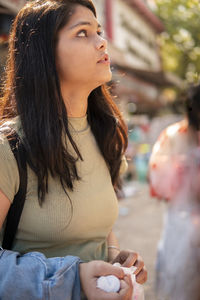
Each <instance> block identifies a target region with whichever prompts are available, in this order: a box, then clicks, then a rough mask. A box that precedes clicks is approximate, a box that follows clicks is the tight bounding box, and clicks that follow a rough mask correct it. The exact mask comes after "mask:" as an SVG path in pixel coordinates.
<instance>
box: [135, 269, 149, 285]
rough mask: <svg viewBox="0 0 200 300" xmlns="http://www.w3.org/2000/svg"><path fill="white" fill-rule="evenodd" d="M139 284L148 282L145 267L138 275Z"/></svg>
mask: <svg viewBox="0 0 200 300" xmlns="http://www.w3.org/2000/svg"><path fill="white" fill-rule="evenodd" d="M136 281H137V283H140V284H143V283H145V282H146V281H147V270H146V268H145V267H143V268H142V270H141V271H140V272H139V273H138V274H137V275H136Z"/></svg>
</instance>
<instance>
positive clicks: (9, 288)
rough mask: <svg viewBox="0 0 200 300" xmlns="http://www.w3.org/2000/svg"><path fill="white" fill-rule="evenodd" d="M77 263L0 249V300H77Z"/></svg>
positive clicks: (65, 259) (73, 259)
mask: <svg viewBox="0 0 200 300" xmlns="http://www.w3.org/2000/svg"><path fill="white" fill-rule="evenodd" d="M79 263H80V259H79V258H78V257H76V256H66V257H54V258H46V257H45V256H44V255H43V254H42V253H39V252H30V253H27V254H24V255H20V254H19V253H18V252H13V251H8V250H3V249H1V248H0V300H79V299H81V296H80V278H79Z"/></svg>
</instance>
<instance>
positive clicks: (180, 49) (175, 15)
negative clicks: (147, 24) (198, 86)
mask: <svg viewBox="0 0 200 300" xmlns="http://www.w3.org/2000/svg"><path fill="white" fill-rule="evenodd" d="M155 2H156V4H157V11H156V13H157V15H158V16H159V17H160V19H161V20H162V22H163V23H164V26H165V29H166V32H164V33H163V34H161V37H160V44H161V53H162V57H163V66H164V69H165V70H167V71H171V72H174V73H176V74H177V75H178V76H180V77H181V78H183V79H186V80H187V81H188V82H194V81H196V80H198V79H200V2H199V0H155Z"/></svg>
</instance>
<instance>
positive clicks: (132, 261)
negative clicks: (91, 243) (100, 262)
mask: <svg viewBox="0 0 200 300" xmlns="http://www.w3.org/2000/svg"><path fill="white" fill-rule="evenodd" d="M117 262H118V263H120V264H121V265H122V267H126V268H130V267H132V266H134V267H137V270H136V271H135V273H134V274H135V275H136V281H137V282H138V283H140V284H143V283H145V282H146V281H147V270H146V268H145V266H144V261H143V259H142V257H141V256H140V255H138V254H137V253H135V252H133V251H131V250H122V251H120V252H119V254H118V255H117V256H116V257H115V259H113V261H112V262H111V263H112V264H114V263H117Z"/></svg>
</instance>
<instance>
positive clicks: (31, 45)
mask: <svg viewBox="0 0 200 300" xmlns="http://www.w3.org/2000/svg"><path fill="white" fill-rule="evenodd" d="M77 4H80V5H83V6H85V7H87V8H89V9H90V10H91V11H92V12H93V13H94V15H95V17H96V11H95V8H94V6H93V4H92V2H91V1H90V0H48V1H45V0H37V1H33V2H29V3H27V4H26V5H25V7H24V8H22V9H21V11H20V12H19V13H18V15H17V16H16V18H15V20H14V22H13V26H12V30H11V34H10V41H9V54H8V61H7V68H6V80H5V84H4V89H3V93H4V94H3V98H2V102H1V111H2V118H3V119H5V118H6V119H7V118H13V117H15V116H17V115H19V116H20V120H21V125H22V129H23V132H24V139H23V144H24V146H25V149H26V152H27V162H28V164H29V166H30V167H31V169H32V170H33V171H34V172H35V174H36V175H37V178H38V199H39V203H40V204H42V202H43V201H44V198H45V194H46V192H48V174H49V172H50V174H51V175H52V176H53V177H54V176H58V177H59V178H60V181H61V184H62V186H63V188H64V189H65V188H69V189H70V190H73V182H74V180H79V179H80V178H79V174H78V172H77V168H76V161H77V159H82V157H81V153H80V152H79V150H78V148H77V146H76V144H75V142H74V141H73V139H72V136H71V135H70V132H69V129H68V119H67V111H66V108H65V105H64V101H63V99H62V95H61V89H60V83H59V78H58V73H57V70H56V63H55V49H56V44H57V36H58V32H59V30H60V29H61V28H62V27H63V26H64V25H65V24H66V23H67V22H68V21H69V19H70V16H71V15H72V14H73V12H74V10H75V7H76V5H77ZM87 116H88V122H89V124H90V126H91V130H92V132H93V134H94V136H95V138H96V141H97V143H98V146H99V148H100V151H101V153H102V155H103V157H104V159H105V161H106V163H107V165H108V168H109V171H110V175H111V178H112V183H113V185H114V186H115V187H117V186H118V183H119V168H120V163H121V156H122V155H123V154H124V152H125V149H126V147H127V129H126V125H125V123H124V122H123V120H122V117H121V114H120V112H119V110H118V108H117V106H116V104H115V103H114V101H113V100H112V97H111V95H110V93H109V91H108V88H107V87H106V85H103V86H100V87H98V88H96V89H95V90H93V91H92V92H91V94H90V95H89V98H88V111H87ZM63 130H65V132H66V135H67V137H68V140H69V141H70V143H71V144H72V146H73V148H74V150H75V153H76V155H75V156H76V157H73V156H72V155H71V154H70V153H69V151H68V148H67V143H66V141H64V140H63Z"/></svg>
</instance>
